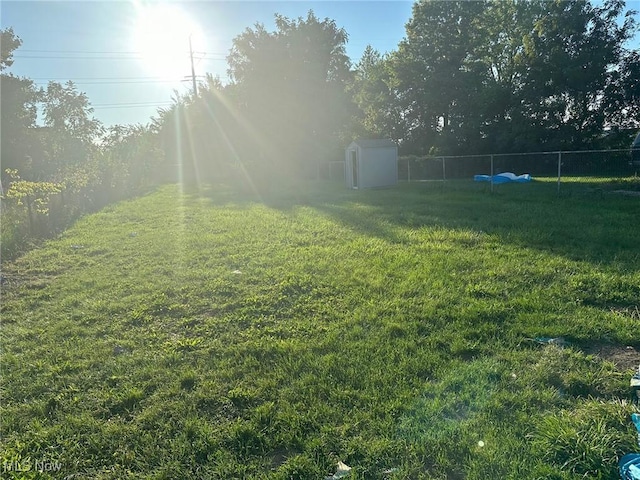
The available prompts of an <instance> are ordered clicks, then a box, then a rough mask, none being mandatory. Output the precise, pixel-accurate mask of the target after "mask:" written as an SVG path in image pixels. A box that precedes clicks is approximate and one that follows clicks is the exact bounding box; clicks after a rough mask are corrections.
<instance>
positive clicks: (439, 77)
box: [393, 0, 486, 153]
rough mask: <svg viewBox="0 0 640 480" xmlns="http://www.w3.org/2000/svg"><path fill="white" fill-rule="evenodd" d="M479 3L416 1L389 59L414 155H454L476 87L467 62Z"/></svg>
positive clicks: (479, 12)
mask: <svg viewBox="0 0 640 480" xmlns="http://www.w3.org/2000/svg"><path fill="white" fill-rule="evenodd" d="M485 8H486V6H485V3H482V2H442V1H437V0H424V1H419V2H417V3H416V4H414V6H413V14H412V18H411V19H410V20H409V22H408V23H407V26H406V30H407V36H406V38H405V39H404V40H403V41H402V42H400V45H399V47H398V52H397V53H396V54H395V55H394V58H393V68H394V71H395V76H396V80H397V86H398V91H399V99H400V103H401V106H402V108H403V110H404V111H405V115H406V120H407V127H408V132H407V141H408V142H409V143H410V144H411V145H413V149H414V150H415V151H417V152H423V153H426V152H427V151H428V150H429V148H433V147H436V148H438V149H441V150H442V151H449V152H452V151H454V150H453V149H454V148H455V145H456V142H455V141H452V140H453V138H454V137H455V134H456V133H457V130H458V128H459V127H460V125H462V124H463V123H464V121H465V118H464V116H463V112H464V109H465V105H466V103H467V102H468V101H469V99H470V98H471V97H472V96H473V94H474V93H475V91H476V90H477V88H478V84H479V83H480V82H481V78H479V77H478V75H477V71H476V70H475V69H473V68H470V63H469V62H468V57H469V54H470V52H473V50H474V48H475V47H476V46H477V45H476V39H477V38H478V22H477V21H476V19H477V18H478V17H479V16H481V15H482V13H483V11H484V9H485Z"/></svg>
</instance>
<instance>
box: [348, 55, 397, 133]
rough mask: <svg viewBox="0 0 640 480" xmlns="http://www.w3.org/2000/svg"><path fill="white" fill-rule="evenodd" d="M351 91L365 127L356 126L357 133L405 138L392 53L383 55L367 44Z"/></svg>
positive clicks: (360, 120) (360, 119)
mask: <svg viewBox="0 0 640 480" xmlns="http://www.w3.org/2000/svg"><path fill="white" fill-rule="evenodd" d="M349 92H350V93H351V94H352V95H353V100H354V102H355V104H356V105H357V107H358V109H359V118H358V119H357V120H358V122H359V123H360V125H361V128H354V130H355V131H354V137H355V136H365V137H372V138H376V137H382V138H392V139H394V140H396V141H400V140H402V138H403V137H404V124H403V119H402V111H401V109H400V107H399V99H398V98H397V96H396V89H395V86H394V77H393V72H392V70H391V62H390V57H389V56H388V55H381V54H380V52H378V51H377V50H375V49H374V48H373V47H371V45H367V47H366V48H365V50H364V52H363V53H362V57H361V59H360V61H359V62H358V63H357V64H356V65H355V71H354V77H353V80H352V83H351V86H350V88H349Z"/></svg>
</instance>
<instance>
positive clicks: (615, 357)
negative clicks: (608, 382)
mask: <svg viewBox="0 0 640 480" xmlns="http://www.w3.org/2000/svg"><path fill="white" fill-rule="evenodd" d="M583 350H584V352H585V353H586V354H588V355H597V356H598V357H600V358H602V359H604V360H608V361H609V362H612V363H613V364H614V365H615V366H616V368H617V369H618V370H620V371H626V370H635V369H637V368H638V365H640V351H638V350H636V349H635V348H633V347H632V346H626V345H612V344H609V343H594V344H592V345H588V346H586V347H584V348H583Z"/></svg>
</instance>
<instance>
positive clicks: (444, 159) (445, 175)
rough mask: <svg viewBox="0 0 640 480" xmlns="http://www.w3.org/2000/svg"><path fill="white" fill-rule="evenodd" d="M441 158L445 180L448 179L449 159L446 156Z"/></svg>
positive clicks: (443, 179) (443, 178)
mask: <svg viewBox="0 0 640 480" xmlns="http://www.w3.org/2000/svg"><path fill="white" fill-rule="evenodd" d="M440 159H441V160H442V181H443V182H445V181H446V180H447V168H446V163H447V160H446V158H444V157H440Z"/></svg>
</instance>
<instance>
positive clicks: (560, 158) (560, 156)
mask: <svg viewBox="0 0 640 480" xmlns="http://www.w3.org/2000/svg"><path fill="white" fill-rule="evenodd" d="M561 165H562V152H558V195H560V175H561V173H562V169H561Z"/></svg>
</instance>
